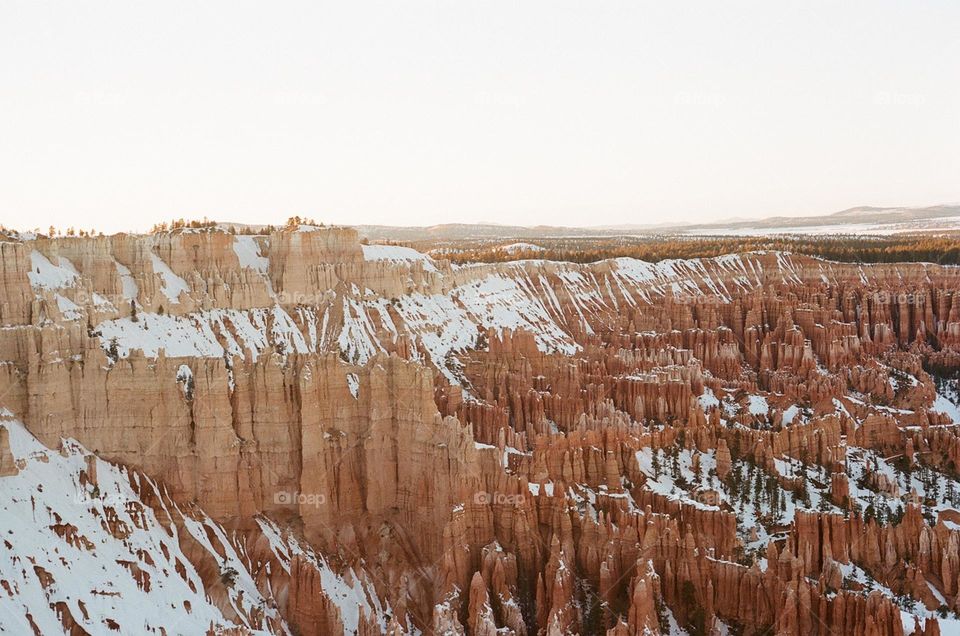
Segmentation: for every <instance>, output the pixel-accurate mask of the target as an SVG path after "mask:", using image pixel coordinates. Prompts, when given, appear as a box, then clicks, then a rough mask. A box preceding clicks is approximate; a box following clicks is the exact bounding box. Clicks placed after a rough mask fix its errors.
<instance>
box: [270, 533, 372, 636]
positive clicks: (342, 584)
mask: <svg viewBox="0 0 960 636" xmlns="http://www.w3.org/2000/svg"><path fill="white" fill-rule="evenodd" d="M257 523H258V524H259V526H260V530H261V531H262V532H263V534H264V536H266V537H267V539H268V540H269V542H270V548H271V550H272V551H273V553H274V554H275V555H276V557H277V559H278V560H279V561H280V564H281V565H282V567H283V568H284V569H285V570H286V571H287V572H289V571H290V562H291V561H292V559H293V557H295V556H300V557H301V558H303V559H305V560H306V561H307V562H308V563H310V564H311V565H313V567H314V568H315V569H316V570H317V572H319V574H320V587H321V589H322V590H323V592H324V594H326V595H327V597H328V598H329V599H330V600H331V601H332V602H333V603H334V605H336V606H337V607H338V608H339V609H340V618H341V620H342V621H343V627H344V633H345V634H353V633H356V630H357V629H358V625H359V622H360V609H361V608H362V609H363V612H364V614H366V615H367V616H368V617H371V616H372V617H374V618H376V619H377V621H378V622H379V624H380V631H381V632H382V633H386V628H387V622H388V619H387V616H388V614H389V613H390V612H388V610H389V608H388V607H384V606H383V605H382V604H381V602H380V601H379V599H377V597H376V594H375V593H374V592H373V591H372V590H373V584H372V582H371V581H370V580H369V579H368V578H367V577H366V576H365V575H364V573H363V572H357V571H355V570H352V569H351V570H348V571H346V572H344V573H343V574H342V575H341V574H337V573H336V572H335V571H334V570H333V568H332V567H331V566H330V564H329V563H328V562H327V560H326V559H325V558H324V557H323V556H322V555H320V554H318V553H316V552H315V551H313V549H311V548H310V547H309V546H306V545H302V544H301V543H300V542H299V541H297V540H296V539H295V538H293V537H292V536H290V535H289V534H285V533H284V532H283V531H281V529H280V528H279V527H278V526H277V525H276V524H275V523H273V522H272V521H270V520H268V519H264V518H262V517H260V518H258V519H257Z"/></svg>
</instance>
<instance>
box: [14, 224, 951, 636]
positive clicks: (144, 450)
mask: <svg viewBox="0 0 960 636" xmlns="http://www.w3.org/2000/svg"><path fill="white" fill-rule="evenodd" d="M0 262H2V265H3V270H2V272H3V273H2V275H0V290H2V291H0V294H2V295H0V322H2V328H0V359H2V361H3V364H2V366H0V396H2V398H0V407H2V408H3V409H4V410H3V411H2V412H0V413H2V416H0V495H2V497H0V507H2V511H0V517H2V519H0V536H4V537H5V538H4V541H3V542H0V606H2V608H3V609H4V610H8V611H4V612H0V627H2V628H5V629H6V628H9V631H14V632H17V633H20V632H23V633H31V632H32V633H38V634H47V633H55V632H61V631H62V632H72V633H98V632H100V631H104V630H115V629H116V630H120V631H122V632H126V633H132V632H137V633H141V632H142V633H158V634H159V633H167V634H170V633H180V632H184V633H187V632H189V633H202V632H207V633H211V634H213V633H249V632H258V633H288V632H292V633H300V634H334V633H356V634H364V635H366V634H380V633H392V634H404V633H437V634H448V633H451V634H483V635H492V634H514V635H516V636H520V635H533V634H548V635H552V634H568V633H569V634H574V633H579V634H614V635H626V634H655V633H671V632H675V630H676V629H677V628H678V626H682V627H683V628H685V629H687V631H688V632H689V633H691V634H693V633H701V634H707V633H729V632H730V631H731V630H732V631H735V632H737V631H739V632H742V633H745V634H761V633H778V634H828V633H844V634H846V633H849V634H864V635H867V634H871V635H872V634H891V635H899V634H909V633H915V634H925V635H929V634H937V633H940V631H944V633H946V632H947V631H948V628H951V629H955V628H957V627H958V626H960V618H958V615H957V613H956V612H957V611H958V610H960V605H958V603H960V480H958V474H957V469H958V466H960V439H958V435H957V430H958V428H957V427H958V425H960V407H958V406H957V404H958V403H960V391H958V385H957V380H956V379H955V378H956V377H957V375H956V374H957V371H958V368H960V356H958V349H960V270H957V269H956V268H949V267H940V266H936V265H929V264H883V265H872V266H867V265H863V266H860V265H852V264H842V263H831V262H827V261H822V260H819V259H814V258H810V257H802V256H797V255H790V254H783V253H753V254H742V255H730V256H724V257H718V258H712V259H701V260H689V261H664V262H661V263H657V264H651V263H644V262H640V261H636V260H632V259H611V260H604V261H599V262H596V263H590V264H584V265H578V264H572V263H559V262H549V261H517V262H513V263H502V264H479V263H478V264H471V265H467V266H460V267H454V266H452V265H450V264H449V263H447V262H444V261H436V260H433V259H431V258H429V257H426V256H424V255H422V254H420V253H418V252H415V251H413V250H411V249H409V248H403V247H399V246H393V245H362V244H361V243H360V241H359V240H358V237H357V234H356V232H355V231H353V230H352V229H349V228H324V227H309V226H302V227H292V228H285V229H283V230H280V231H276V232H273V233H272V234H270V235H262V236H245V235H234V234H231V233H228V232H224V231H221V230H218V229H216V228H207V229H202V230H178V231H175V232H165V233H158V234H154V235H150V236H135V235H116V236H111V237H98V238H92V237H85V238H57V239H46V238H42V237H41V238H37V239H32V240H25V241H24V240H9V241H5V242H0ZM905 289H906V290H909V291H904V290H905ZM34 530H35V531H36V532H35V534H36V536H35V537H32V536H30V533H31V532H32V531H34ZM45 542H46V543H45ZM45 546H46V547H45ZM51 546H52V547H51ZM100 560H103V561H104V563H105V567H104V568H103V569H100V568H97V567H94V565H95V564H96V563H98V562H99V561H100ZM71 581H74V583H71ZM158 599H161V600H158ZM142 604H151V606H156V608H157V609H156V610H155V611H154V610H151V611H150V612H148V613H145V614H143V615H138V612H137V609H138V608H139V607H140V606H141V605H142ZM906 616H909V617H911V618H910V619H909V621H906V622H905V621H904V620H902V618H901V617H906ZM177 621H183V622H182V623H178V622H177ZM198 630H199V631H198Z"/></svg>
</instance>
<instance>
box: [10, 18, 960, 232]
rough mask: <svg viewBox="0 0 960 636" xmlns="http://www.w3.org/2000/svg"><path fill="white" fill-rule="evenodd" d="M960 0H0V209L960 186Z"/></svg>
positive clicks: (530, 199) (581, 204)
mask: <svg viewBox="0 0 960 636" xmlns="http://www.w3.org/2000/svg"><path fill="white" fill-rule="evenodd" d="M958 33H960V3H958V2H955V1H954V0H943V1H941V2H933V1H930V2H922V1H907V0H903V1H902V2H886V1H882V0H870V1H865V2H832V1H831V2H816V1H808V2H791V3H786V2H771V1H770V0H763V1H757V2H717V1H716V0H710V1H706V2H670V1H660V2H606V1H598V0H591V1H584V2H565V1H558V0H549V1H539V0H520V1H514V2H494V1H481V2H471V1H468V0H443V1H437V2H384V3H365V2H352V1H340V2H335V3H334V2H289V3H280V2H271V3H266V2H264V3H262V4H253V3H246V2H235V1H229V2H227V1H224V2H169V1H165V2H156V3H148V2H131V1H130V0H122V1H118V2H95V1H92V0H70V1H68V2H40V1H37V0H28V1H25V2H18V1H14V0H3V2H2V3H0V223H2V224H4V225H7V226H14V227H18V228H32V227H41V228H44V229H45V228H46V227H47V226H49V225H50V224H51V223H52V224H54V225H57V226H59V227H67V226H68V225H77V226H82V227H84V228H89V227H90V226H93V227H96V228H97V229H99V230H103V231H118V230H130V229H133V230H143V229H146V228H148V227H149V226H150V225H151V224H152V223H153V222H155V221H160V220H167V219H170V218H174V217H181V216H183V217H187V218H200V217H203V216H204V215H206V216H208V217H210V218H215V219H218V220H230V221H238V222H247V223H256V222H280V221H283V220H284V219H286V218H287V217H288V216H291V215H294V214H299V215H301V216H312V217H314V218H316V219H317V220H318V221H325V222H333V223H381V224H395V225H423V224H434V223H443V222H478V221H489V222H497V223H510V224H524V225H532V224H538V223H544V224H554V225H596V224H622V223H657V222H677V221H682V220H686V221H696V222H700V221H706V220H714V219H720V218H726V217H731V216H768V215H775V214H783V215H801V214H824V213H828V212H833V211H837V210H840V209H843V208H847V207H851V206H855V205H931V204H936V203H943V202H955V201H960V37H958Z"/></svg>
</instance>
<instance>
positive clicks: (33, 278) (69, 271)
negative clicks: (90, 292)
mask: <svg viewBox="0 0 960 636" xmlns="http://www.w3.org/2000/svg"><path fill="white" fill-rule="evenodd" d="M57 261H58V264H56V265H55V264H53V263H52V262H50V261H49V260H48V259H47V257H46V256H44V255H43V254H41V253H40V252H38V251H37V250H33V251H31V252H30V271H29V272H27V278H28V279H29V280H30V286H31V287H33V289H34V290H35V291H39V290H42V289H62V288H64V287H73V286H75V285H76V284H77V282H78V280H79V278H80V276H79V274H78V272H77V268H75V267H74V266H73V263H71V262H70V261H68V260H67V259H65V258H63V257H62V256H61V257H59V258H58V259H57Z"/></svg>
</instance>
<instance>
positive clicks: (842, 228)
mask: <svg viewBox="0 0 960 636" xmlns="http://www.w3.org/2000/svg"><path fill="white" fill-rule="evenodd" d="M357 230H358V231H359V232H360V234H361V235H362V236H364V237H366V238H368V239H370V240H373V241H382V240H395V241H423V240H434V241H444V240H449V241H461V240H471V239H478V240H499V239H535V238H557V237H585V236H617V235H623V234H632V235H658V234H672V235H675V234H689V235H763V234H828V233H829V234H854V233H856V234H880V235H889V234H897V233H902V232H931V231H948V230H960V205H954V204H950V205H935V206H931V207H924V208H909V207H889V208H884V207H873V206H860V207H855V208H849V209H847V210H841V211H840V212H834V213H833V214H827V215H821V216H803V217H786V216H772V217H767V218H763V219H730V220H727V221H720V222H715V223H700V224H662V223H661V224H647V225H641V224H624V225H604V226H594V227H564V226H553V225H536V226H521V225H495V224H492V223H476V224H473V223H445V224H441V225H430V226H420V227H402V226H390V225H358V226H357Z"/></svg>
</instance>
